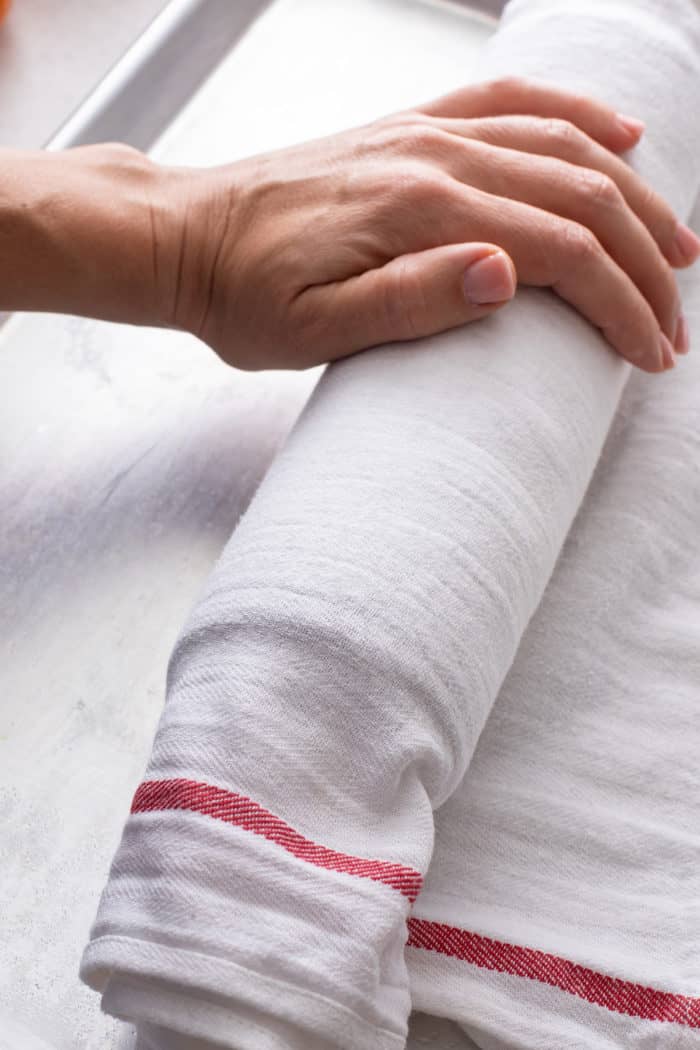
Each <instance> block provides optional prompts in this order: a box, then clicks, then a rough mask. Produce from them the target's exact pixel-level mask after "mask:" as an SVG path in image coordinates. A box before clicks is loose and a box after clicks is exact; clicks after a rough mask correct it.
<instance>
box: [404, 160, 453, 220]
mask: <svg viewBox="0 0 700 1050" xmlns="http://www.w3.org/2000/svg"><path fill="white" fill-rule="evenodd" d="M450 182H451V180H450V179H449V178H448V177H447V176H446V175H442V174H441V173H440V172H439V171H437V170H433V169H431V168H429V167H425V168H423V167H419V168H415V169H413V170H406V171H403V172H402V174H401V176H400V177H399V178H397V179H396V180H395V181H394V198H395V200H396V201H397V202H398V203H399V204H403V203H408V204H409V205H410V206H411V207H413V208H420V209H426V210H428V209H432V208H434V206H435V204H436V202H438V201H440V200H444V199H445V198H446V197H447V196H448V195H449V194H450V192H451V185H450Z"/></svg>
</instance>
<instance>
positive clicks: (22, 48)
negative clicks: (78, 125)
mask: <svg viewBox="0 0 700 1050" xmlns="http://www.w3.org/2000/svg"><path fill="white" fill-rule="evenodd" d="M234 2H235V0H234ZM165 3H166V0H89V2H88V0H13V4H12V7H11V9H10V13H9V15H8V16H7V19H6V20H5V21H4V22H3V23H2V24H1V25H0V98H1V99H2V105H1V106H0V146H14V147H17V148H22V149H35V148H38V147H40V146H43V145H45V144H46V142H48V140H49V139H50V138H51V136H52V135H53V134H54V132H55V131H57V130H58V128H59V127H60V126H61V124H63V122H64V121H65V120H66V119H67V118H68V117H69V116H70V114H71V113H72V112H73V110H74V109H75V108H76V107H77V106H78V105H79V104H80V102H82V100H83V99H84V98H85V96H86V95H87V94H88V93H89V92H90V91H91V90H92V88H93V87H94V86H95V85H96V84H97V83H98V82H99V81H100V80H101V79H102V77H103V76H104V74H105V73H106V72H107V71H108V69H110V67H111V66H112V65H113V64H114V63H115V62H116V61H117V60H118V59H119V58H120V57H121V55H122V54H123V53H124V51H125V50H126V49H127V48H128V47H129V45H130V44H131V43H132V41H133V40H135V39H136V37H137V36H138V35H139V34H140V33H141V32H142V31H143V29H144V28H145V27H146V26H147V25H148V23H149V22H150V21H151V20H152V19H153V18H154V17H155V16H156V15H157V14H158V12H159V11H160V10H161V9H162V8H163V7H164V6H165Z"/></svg>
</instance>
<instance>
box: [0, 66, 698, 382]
mask: <svg viewBox="0 0 700 1050" xmlns="http://www.w3.org/2000/svg"><path fill="white" fill-rule="evenodd" d="M642 132H643V125H641V124H640V123H639V122H638V121H634V120H633V119H632V118H626V117H621V116H620V115H619V114H617V113H615V111H614V110H612V109H610V108H609V107H608V106H605V105H603V104H602V103H600V102H597V101H595V100H592V99H587V98H583V97H580V96H575V95H570V94H567V93H564V92H561V91H558V90H555V89H553V88H551V87H550V86H547V85H543V84H538V83H536V82H533V81H522V80H500V81H495V82H490V83H486V84H478V85H475V86H471V87H468V88H465V89H463V90H460V91H457V92H455V93H453V94H451V95H448V96H445V97H444V98H441V99H438V100H436V101H433V102H430V103H428V104H427V105H424V106H419V107H417V108H416V109H415V110H411V111H407V112H401V113H397V114H392V115H391V116H389V117H385V118H383V119H381V120H377V121H375V122H373V123H371V124H368V125H365V126H363V127H360V128H356V129H352V130H350V131H345V132H343V133H341V134H338V135H334V136H331V137H329V138H325V139H320V140H317V141H314V142H310V143H305V144H303V145H299V146H294V147H292V148H290V149H286V150H281V151H278V152H275V153H270V154H265V155H261V156H256V157H251V158H248V159H246V160H243V161H239V162H237V163H234V164H230V165H225V166H221V167H217V168H211V169H185V168H169V167H164V166H160V165H157V164H155V163H153V162H152V161H151V160H149V159H148V158H147V157H145V156H144V155H142V154H141V153H139V152H138V151H136V150H132V149H130V148H129V147H126V146H119V145H103V146H90V147H82V148H79V149H75V150H69V151H66V152H65V153H63V154H53V153H31V154H26V153H25V154H23V153H17V152H13V151H0V161H1V163H0V297H1V298H0V307H1V308H2V309H5V310H48V311H54V312H67V313H68V312H69V313H76V314H83V315H85V316H91V317H99V318H104V319H107V320H115V321H123V322H127V323H132V324H146V325H157V326H163V327H175V328H181V329H184V330H186V331H188V332H192V333H193V334H195V335H196V336H198V337H199V338H201V339H202V340H204V341H205V342H206V343H208V344H209V346H211V347H212V348H213V349H214V350H215V351H216V352H217V353H218V354H219V356H220V357H221V358H222V359H223V360H224V361H226V362H227V363H229V364H231V365H235V366H236V367H238V368H244V369H261V368H294V369H299V368H306V367H309V366H312V365H316V364H319V363H322V362H325V361H330V360H334V359H336V358H339V357H343V356H346V355H348V354H352V353H355V352H357V351H360V350H364V349H366V348H368V347H370V346H376V345H379V344H382V343H387V342H392V341H396V340H406V339H415V338H419V337H421V336H425V335H429V334H431V333H433V332H439V331H443V330H445V329H448V328H453V327H456V326H458V325H462V324H465V323H467V322H470V321H473V320H477V319H479V318H482V317H486V316H489V315H490V314H492V313H494V311H496V310H498V309H500V308H502V307H503V306H504V305H505V304H507V302H508V301H509V300H510V299H511V298H512V296H513V294H514V291H515V287H516V282H519V283H522V284H526V285H535V286H541V287H550V288H552V289H553V290H554V292H556V293H557V294H558V295H560V296H561V297H562V298H563V299H565V300H566V301H567V302H569V303H570V304H571V306H572V307H574V308H575V309H576V310H578V311H579V312H580V313H581V314H582V315H583V316H584V317H586V318H587V319H588V320H589V321H590V322H591V323H592V324H593V325H595V326H596V327H597V328H599V329H600V331H601V332H602V333H603V335H604V336H605V338H606V339H607V340H608V342H609V343H610V345H611V346H612V347H613V348H614V349H615V350H616V351H617V352H618V353H619V354H621V355H622V356H623V357H625V358H626V359H627V360H629V361H630V362H632V364H634V365H636V366H638V367H639V368H641V369H643V370H645V371H647V372H661V371H664V370H665V369H667V368H670V367H672V366H673V364H674V361H675V353H685V352H687V350H688V335H687V325H686V324H685V321H684V319H683V316H682V312H681V306H680V300H679V295H678V289H677V285H676V280H675V276H674V273H673V269H674V268H675V267H682V266H688V265H690V264H691V263H692V262H694V261H695V259H696V258H697V257H698V255H700V240H698V238H697V237H696V236H695V235H694V234H693V233H692V232H691V231H690V230H689V229H688V228H687V227H685V226H683V225H682V224H681V223H679V221H678V219H677V217H676V216H675V215H674V214H673V212H672V210H671V209H670V208H669V206H668V204H667V203H666V202H665V201H664V200H662V199H661V198H660V197H659V196H658V195H657V194H655V193H654V192H653V191H652V190H651V189H650V187H649V186H647V185H646V184H645V183H644V182H643V181H642V180H641V179H640V178H639V177H638V176H637V175H635V174H634V172H633V171H632V170H631V169H630V168H629V167H628V165H627V164H626V163H625V162H624V161H623V160H622V159H621V157H620V156H619V154H621V153H623V152H625V151H626V150H628V149H631V148H632V147H634V145H635V144H636V143H637V141H638V140H639V138H640V136H641V134H642ZM674 350H675V353H674Z"/></svg>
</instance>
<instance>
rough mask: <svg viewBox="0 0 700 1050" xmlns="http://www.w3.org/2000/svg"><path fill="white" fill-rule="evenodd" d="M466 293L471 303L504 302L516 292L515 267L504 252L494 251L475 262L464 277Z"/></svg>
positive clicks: (463, 282)
mask: <svg viewBox="0 0 700 1050" xmlns="http://www.w3.org/2000/svg"><path fill="white" fill-rule="evenodd" d="M462 287H463V288H464V295H465V298H466V300H467V302H469V303H473V304H475V305H480V304H482V303H502V302H505V300H506V299H512V298H513V295H514V294H515V279H514V275H513V267H512V266H511V263H510V260H509V258H508V256H507V255H505V254H504V253H503V252H493V253H492V254H491V255H487V256H486V257H485V258H482V259H479V260H477V262H473V263H472V264H471V266H468V267H467V269H466V270H465V272H464V277H463V279H462Z"/></svg>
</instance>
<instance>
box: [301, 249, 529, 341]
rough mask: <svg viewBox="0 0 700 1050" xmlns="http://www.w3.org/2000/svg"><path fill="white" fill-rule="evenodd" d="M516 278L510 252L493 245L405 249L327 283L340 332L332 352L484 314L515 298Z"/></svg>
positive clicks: (436, 328)
mask: <svg viewBox="0 0 700 1050" xmlns="http://www.w3.org/2000/svg"><path fill="white" fill-rule="evenodd" d="M516 283H517V278H516V273H515V266H514V265H513V262H512V260H511V258H510V256H509V255H507V254H506V253H505V252H504V251H503V250H502V249H501V248H498V247H497V246H496V245H495V244H481V243H477V244H447V245H443V246H442V247H440V248H430V249H428V250H427V251H423V252H415V253H413V254H410V255H401V256H399V257H398V258H396V259H392V260H391V261H390V262H388V263H386V264H385V265H384V266H380V267H378V268H377V269H375V270H367V271H366V272H365V273H362V274H359V275H358V276H356V277H351V278H349V279H348V280H346V281H339V282H338V283H336V284H334V285H330V286H329V285H326V286H325V291H326V292H327V293H328V294H329V295H330V296H331V300H330V301H327V302H326V303H325V304H324V307H325V308H326V309H328V310H329V312H330V316H332V317H333V328H334V331H335V332H337V336H336V337H335V338H333V339H331V346H330V347H326V352H327V353H328V351H329V350H330V353H329V356H328V358H327V359H332V358H334V357H344V356H345V355H346V354H351V353H354V352H356V351H357V350H365V349H367V347H370V346H377V345H378V344H380V343H390V342H396V341H398V340H405V339H419V338H420V337H421V336H426V335H432V334H433V333H434V332H443V331H445V330H446V329H448V328H457V327H458V326H459V325H463V324H466V322H468V321H475V320H477V319H478V318H480V317H486V316H488V315H489V314H492V313H494V312H495V311H496V310H498V309H499V307H501V306H504V305H505V303H507V302H508V301H509V300H510V299H512V298H513V295H514V294H515V288H516ZM319 290H320V289H319Z"/></svg>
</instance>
